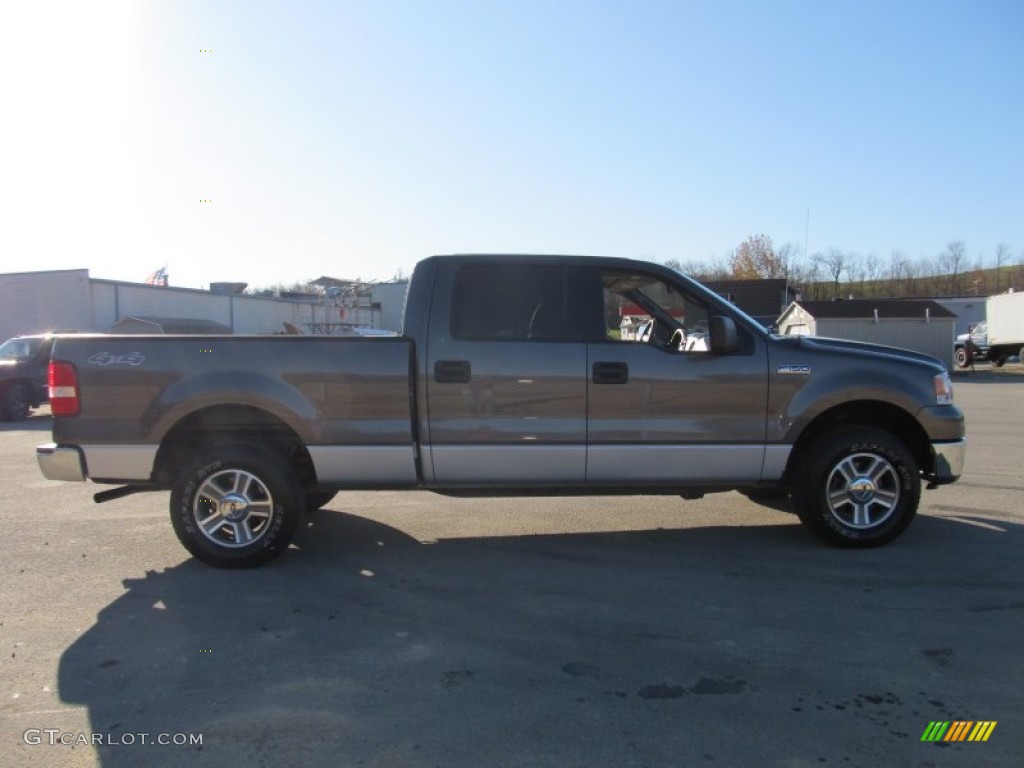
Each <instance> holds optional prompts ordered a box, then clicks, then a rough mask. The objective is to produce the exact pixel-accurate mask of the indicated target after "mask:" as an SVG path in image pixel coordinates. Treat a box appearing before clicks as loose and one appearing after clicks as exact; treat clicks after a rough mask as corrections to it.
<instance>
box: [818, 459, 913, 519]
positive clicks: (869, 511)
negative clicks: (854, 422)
mask: <svg viewBox="0 0 1024 768" xmlns="http://www.w3.org/2000/svg"><path fill="white" fill-rule="evenodd" d="M826 493H827V496H828V508H829V511H830V512H831V513H832V516H833V517H834V518H835V519H836V520H838V521H839V522H840V523H842V524H843V525H845V526H848V527H850V528H856V529H858V530H864V529H866V528H874V527H876V526H878V525H880V524H882V523H884V522H885V521H886V520H888V519H889V517H890V516H891V515H892V514H893V512H894V511H895V510H896V505H897V504H898V503H899V500H900V478H899V475H898V474H897V472H896V468H895V467H894V466H893V465H892V464H891V463H890V462H889V461H887V460H886V459H885V458H883V457H882V456H879V455H878V454H875V453H855V454H852V455H850V456H847V457H845V458H844V459H843V460H842V461H840V462H839V463H838V464H836V466H835V467H833V468H832V471H831V472H830V473H829V476H828V487H827V490H826Z"/></svg>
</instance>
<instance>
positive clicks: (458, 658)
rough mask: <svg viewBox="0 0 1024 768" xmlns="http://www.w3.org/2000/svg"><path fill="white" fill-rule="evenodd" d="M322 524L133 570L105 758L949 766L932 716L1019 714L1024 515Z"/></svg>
mask: <svg viewBox="0 0 1024 768" xmlns="http://www.w3.org/2000/svg"><path fill="white" fill-rule="evenodd" d="M313 522H314V527H315V529H316V535H315V536H310V535H305V536H302V537H300V541H299V543H300V546H299V548H295V549H293V550H292V551H289V552H288V553H285V555H283V556H282V557H281V558H279V559H278V560H277V561H275V563H273V564H272V565H270V566H268V567H264V568H261V569H256V570H248V571H233V572H232V571H222V570H216V569H213V568H209V567H206V566H203V565H202V564H200V563H197V562H195V561H192V560H188V561H185V562H182V563H181V564H180V565H177V566H175V567H173V568H168V569H166V570H164V571H163V572H149V573H147V574H146V575H145V577H144V578H139V579H129V580H126V581H125V587H126V589H127V592H126V593H125V594H124V595H123V596H122V597H119V598H118V599H117V600H115V601H114V602H113V603H111V604H110V605H108V606H107V607H106V608H104V609H103V610H102V611H101V612H100V614H99V615H98V617H97V621H96V623H95V625H94V626H93V627H91V628H90V629H89V630H88V631H87V632H85V633H84V634H83V635H82V636H81V637H80V638H79V639H78V640H77V641H76V642H75V643H74V644H73V645H72V646H70V647H69V648H68V649H67V650H66V651H65V653H64V654H63V656H62V658H61V660H60V667H59V690H60V695H61V698H62V699H63V701H65V702H69V703H74V704H79V705H84V706H86V707H88V710H89V715H90V720H91V726H92V729H93V731H94V732H95V733H99V734H104V735H106V736H107V738H108V741H110V742H111V744H106V745H103V746H100V747H98V754H99V758H100V761H101V764H102V765H103V766H108V768H109V767H112V766H137V765H146V764H160V765H190V766H191V765H211V766H213V765H218V766H220V765H239V766H249V765H332V766H357V765H367V766H371V765H382V766H383V765H402V766H420V765H423V766H433V765H444V766H473V767H474V768H477V767H478V766H481V765H486V766H502V765H510V766H511V765H517V766H518V765H558V766H562V765H624V764H644V765H688V764H694V763H705V762H709V761H717V764H718V765H754V764H758V765H781V764H786V765H791V764H812V763H815V764H816V763H817V762H818V760H819V758H823V759H825V760H827V761H828V762H829V763H832V764H835V763H842V762H843V761H844V759H845V760H846V761H847V764H852V765H866V764H889V765H894V764H903V763H902V762H901V761H905V762H906V761H909V762H907V764H910V762H912V763H913V764H927V761H928V759H929V758H930V757H931V758H934V757H935V756H936V755H937V752H936V750H937V749H938V748H937V747H935V746H934V745H922V744H921V743H920V735H921V732H922V730H923V729H924V728H925V727H926V726H927V724H928V722H929V721H930V720H953V719H964V718H984V717H987V718H991V719H999V718H1000V717H1006V718H1009V716H1010V714H1011V712H1019V692H1018V690H1017V683H1018V682H1019V680H1020V679H1021V673H1022V672H1024V668H1022V662H1021V656H1020V654H1019V651H1018V642H1019V639H1020V634H1019V630H1020V627H1021V616H1022V610H1024V598H1022V594H1024V592H1022V589H1021V586H1022V576H1021V572H1020V569H1019V568H1018V567H1017V564H1018V563H1019V553H1020V552H1021V551H1022V545H1024V529H1022V527H1020V526H1016V525H1013V524H1009V523H1006V522H992V521H986V520H982V519H975V520H971V519H968V518H966V517H961V518H960V519H957V520H950V519H944V518H941V517H929V516H924V517H921V518H919V519H918V521H917V522H916V523H915V525H914V526H913V527H912V528H911V531H910V532H909V533H908V534H907V535H906V536H904V537H903V538H902V539H901V540H899V541H897V542H894V543H893V544H891V545H889V546H888V547H885V548H882V549H877V550H869V551H859V552H851V551H843V550H836V549H832V548H829V547H826V546H823V545H820V544H818V543H817V542H816V541H815V540H813V539H812V538H810V537H809V536H808V535H807V534H805V533H804V532H803V531H802V530H801V529H800V528H799V526H798V525H796V524H795V522H791V518H790V517H789V516H783V515H780V516H779V522H780V524H779V525H763V526H747V527H736V528H721V527H713V528H702V529H693V528H690V529H684V530H642V531H631V532H616V533H596V534H591V533H588V534H568V535H538V536H519V537H498V538H467V539H457V540H442V541H438V542H436V543H432V544H425V543H421V542H418V541H416V540H415V539H413V538H411V537H410V536H408V535H406V534H404V533H403V532H401V531H399V530H396V529H394V528H390V527H387V526H384V525H381V524H378V523H375V522H372V521H369V520H366V519H363V518H360V517H357V516H354V515H349V514H344V513H341V512H334V511H322V512H320V513H317V514H316V515H314V516H313ZM992 670H999V673H998V675H997V676H996V675H993V674H992ZM997 677H998V678H999V679H998V680H997V679H996V678H997ZM740 720H742V728H741V730H742V732H743V733H744V734H745V736H744V738H736V737H735V735H734V734H735V729H737V728H740V725H739V724H738V723H739V721H740ZM780 732H786V733H788V734H789V735H788V736H787V738H786V739H784V740H779V739H777V738H775V737H773V736H772V734H778V733H780ZM141 733H147V734H149V735H150V736H149V738H151V739H155V738H157V735H158V734H169V735H173V736H174V738H177V735H178V734H182V735H189V736H190V737H194V736H195V735H196V734H201V738H202V744H201V745H198V744H178V745H174V744H170V745H152V744H149V745H141V744H139V743H138V742H139V738H138V736H136V735H135V734H141ZM1020 733H1021V731H1020V729H1018V730H1017V731H1016V732H1014V731H1013V730H1012V729H1011V728H1005V729H1004V732H1003V733H999V731H998V730H997V731H996V733H995V735H996V736H1001V737H1003V738H1001V739H995V738H993V740H992V742H991V743H989V744H985V745H981V747H984V748H985V754H984V756H985V760H991V761H996V762H991V763H985V764H993V765H994V764H997V763H998V761H999V760H1008V759H1009V757H1010V756H1011V755H1014V754H1016V755H1017V756H1019V754H1020V749H1021V747H1022V746H1024V744H1022V739H1021V735H1020ZM129 734H132V735H133V736H132V741H134V742H135V743H134V744H131V745H126V744H125V743H124V741H126V740H124V739H123V738H122V737H123V736H126V735H129ZM768 737H771V738H768ZM969 746H972V747H973V748H975V749H980V748H979V747H978V746H977V745H969ZM966 748H967V747H961V746H957V745H954V746H952V747H951V748H950V749H951V750H959V749H966ZM923 750H926V751H923ZM979 754H981V753H980V752H979ZM787 760H788V761H789V762H786V761H787ZM975 764H980V763H975ZM1007 764H1008V763H1007Z"/></svg>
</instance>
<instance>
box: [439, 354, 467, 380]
mask: <svg viewBox="0 0 1024 768" xmlns="http://www.w3.org/2000/svg"><path fill="white" fill-rule="evenodd" d="M472 373H473V369H472V367H471V366H470V364H469V360H438V361H437V362H436V363H434V381H436V382H437V383H438V384H468V383H469V379H470V376H471V375H472Z"/></svg>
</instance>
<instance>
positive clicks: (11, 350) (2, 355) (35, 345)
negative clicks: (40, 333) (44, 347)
mask: <svg viewBox="0 0 1024 768" xmlns="http://www.w3.org/2000/svg"><path fill="white" fill-rule="evenodd" d="M42 343H43V340H42V339H8V340H7V341H5V342H4V343H3V344H0V360H25V359H27V358H30V357H32V356H33V355H34V354H35V353H36V352H38V351H39V347H40V345H41V344H42Z"/></svg>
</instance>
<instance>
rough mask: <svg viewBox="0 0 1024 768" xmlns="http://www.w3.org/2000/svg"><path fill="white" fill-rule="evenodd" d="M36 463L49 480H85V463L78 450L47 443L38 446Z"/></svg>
mask: <svg viewBox="0 0 1024 768" xmlns="http://www.w3.org/2000/svg"><path fill="white" fill-rule="evenodd" d="M36 461H37V462H39V469H40V470H41V471H42V473H43V476H44V477H45V478H46V479H47V480H77V481H82V480H85V463H84V462H83V460H82V454H81V453H80V452H79V450H78V449H77V448H74V447H72V446H68V445H57V444H56V443H46V444H45V445H39V446H36Z"/></svg>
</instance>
